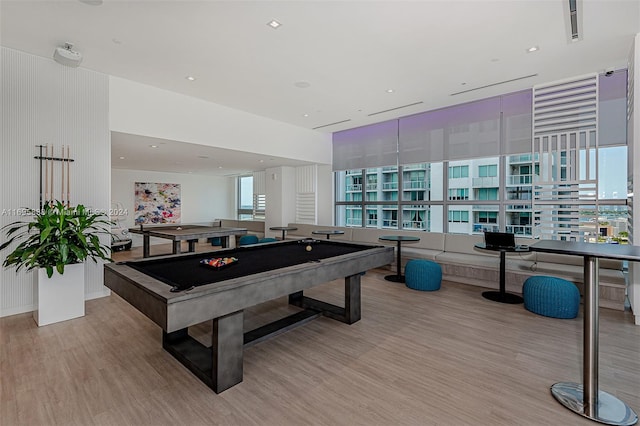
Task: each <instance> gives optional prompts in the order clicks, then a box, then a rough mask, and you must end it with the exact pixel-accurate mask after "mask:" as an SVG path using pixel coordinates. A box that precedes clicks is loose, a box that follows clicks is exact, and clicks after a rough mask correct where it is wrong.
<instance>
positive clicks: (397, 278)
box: [378, 235, 420, 283]
mask: <svg viewBox="0 0 640 426" xmlns="http://www.w3.org/2000/svg"><path fill="white" fill-rule="evenodd" d="M378 239H379V240H380V241H395V242H396V243H398V248H397V250H396V253H397V255H398V258H397V260H396V269H397V272H396V274H395V275H387V276H386V277H384V279H385V280H387V281H392V282H394V283H403V282H404V275H402V254H401V250H402V243H403V242H405V243H416V242H418V241H420V238H418V237H410V236H407V235H384V236H382V237H380V238H378Z"/></svg>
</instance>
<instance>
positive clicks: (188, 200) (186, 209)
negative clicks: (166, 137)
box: [111, 169, 236, 246]
mask: <svg viewBox="0 0 640 426" xmlns="http://www.w3.org/2000/svg"><path fill="white" fill-rule="evenodd" d="M233 181H234V178H228V177H219V176H205V175H195V174H181V173H162V172H151V171H145V170H125V169H112V170H111V200H112V202H120V203H122V206H123V208H124V209H126V210H127V212H128V215H127V217H126V220H124V221H123V223H124V224H125V225H126V227H128V228H130V227H133V226H135V224H134V217H135V207H134V202H135V194H134V185H135V183H136V182H162V183H179V184H180V195H181V198H182V209H181V211H182V220H181V223H184V224H197V223H200V224H210V223H211V222H212V221H213V220H214V219H227V218H234V217H235V214H236V210H235V198H234V197H232V196H230V195H232V191H230V190H229V188H235V184H234V182H233ZM132 240H133V245H134V246H139V245H142V236H140V235H137V234H132ZM157 243H164V244H166V243H167V240H161V239H155V238H152V244H157Z"/></svg>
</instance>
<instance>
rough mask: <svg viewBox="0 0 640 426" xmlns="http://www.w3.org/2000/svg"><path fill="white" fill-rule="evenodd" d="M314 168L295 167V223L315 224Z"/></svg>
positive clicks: (315, 171)
mask: <svg viewBox="0 0 640 426" xmlns="http://www.w3.org/2000/svg"><path fill="white" fill-rule="evenodd" d="M316 167H317V166H315V165H312V166H301V167H296V223H309V224H316V221H317V219H316V210H317V209H316V198H317V197H316V175H317V169H316Z"/></svg>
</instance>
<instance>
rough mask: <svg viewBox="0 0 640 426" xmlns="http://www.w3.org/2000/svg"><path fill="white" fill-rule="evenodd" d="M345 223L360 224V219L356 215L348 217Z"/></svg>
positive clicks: (348, 224)
mask: <svg viewBox="0 0 640 426" xmlns="http://www.w3.org/2000/svg"><path fill="white" fill-rule="evenodd" d="M346 224H347V226H362V219H361V218H357V217H352V218H348V219H347V220H346Z"/></svg>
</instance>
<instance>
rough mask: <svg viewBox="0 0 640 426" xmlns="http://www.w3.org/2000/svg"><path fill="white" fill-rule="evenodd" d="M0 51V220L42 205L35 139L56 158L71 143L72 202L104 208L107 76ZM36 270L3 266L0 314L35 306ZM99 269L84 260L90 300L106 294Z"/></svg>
mask: <svg viewBox="0 0 640 426" xmlns="http://www.w3.org/2000/svg"><path fill="white" fill-rule="evenodd" d="M1 49H2V50H1V55H2V60H1V64H2V113H1V115H2V144H1V146H0V155H1V158H2V167H1V168H0V176H1V177H2V182H1V184H0V188H1V189H0V202H1V207H2V215H1V216H0V225H2V226H4V225H6V224H8V223H11V222H14V221H16V220H19V219H21V218H22V219H25V220H29V218H28V217H24V216H23V217H20V216H18V213H19V209H20V208H21V207H30V208H38V207H39V206H40V201H39V198H40V196H39V161H38V160H36V159H35V158H34V157H35V156H37V155H38V154H39V151H38V148H37V147H36V145H42V144H49V145H54V146H55V149H56V151H55V156H60V155H61V149H62V148H61V147H62V145H69V147H70V155H71V158H72V159H74V160H75V161H74V162H72V163H71V164H70V167H69V168H70V171H71V174H70V179H69V181H70V192H71V194H70V195H71V197H70V198H71V203H72V204H84V205H85V206H87V207H90V208H92V209H95V210H101V211H105V212H107V211H108V208H109V207H110V195H109V194H110V180H111V175H110V173H111V172H110V169H111V165H110V162H111V160H110V133H109V91H108V89H109V80H108V76H107V75H105V74H100V73H96V72H93V71H89V70H86V69H83V68H69V67H64V66H62V65H60V64H58V63H56V62H54V61H53V60H50V59H46V58H41V57H37V56H33V55H28V54H26V53H23V52H19V51H16V50H12V49H8V48H4V47H2V48H1ZM60 167H61V163H58V164H56V168H55V169H54V170H55V173H54V181H55V182H56V190H55V191H54V197H55V198H60V196H61V194H60V191H61V188H60V180H61V169H60ZM65 192H66V191H65ZM2 240H3V241H4V235H3V237H2ZM105 243H107V244H108V243H109V241H108V239H106V240H105ZM6 254H7V252H6V251H5V252H3V253H2V254H1V258H2V259H4V257H5V256H6ZM34 275H35V274H34V273H33V272H26V271H20V272H18V273H16V272H15V270H14V269H6V268H3V269H2V271H1V272H0V316H6V315H12V314H15V313H20V312H28V311H31V310H33V309H34V303H35V300H34V285H35V281H34V280H35V276H34ZM102 275H103V272H102V265H101V264H95V263H93V262H87V267H86V270H85V278H86V287H85V295H86V297H87V299H90V298H94V297H100V296H103V295H107V294H109V293H108V290H107V289H106V288H105V287H104V286H103V278H102Z"/></svg>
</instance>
